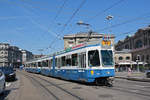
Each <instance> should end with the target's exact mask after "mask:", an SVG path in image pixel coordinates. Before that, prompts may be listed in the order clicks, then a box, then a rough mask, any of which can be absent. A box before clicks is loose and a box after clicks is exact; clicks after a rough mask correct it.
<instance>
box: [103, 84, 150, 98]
mask: <svg viewBox="0 0 150 100" xmlns="http://www.w3.org/2000/svg"><path fill="white" fill-rule="evenodd" d="M102 88H105V89H111V90H115V91H120V92H126V93H134V94H138V95H141V96H147V97H150V94H144V93H140V92H147V93H149V91H144V90H141V89H133V88H126V87H120V86H114V87H102Z"/></svg>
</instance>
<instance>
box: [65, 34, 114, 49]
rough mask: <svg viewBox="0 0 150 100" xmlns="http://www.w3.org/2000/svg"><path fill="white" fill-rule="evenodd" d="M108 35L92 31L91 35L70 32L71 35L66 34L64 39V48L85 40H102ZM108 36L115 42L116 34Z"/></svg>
mask: <svg viewBox="0 0 150 100" xmlns="http://www.w3.org/2000/svg"><path fill="white" fill-rule="evenodd" d="M104 36H106V35H104V34H98V33H95V32H93V33H91V35H89V33H77V34H69V35H65V36H64V37H63V39H64V48H65V49H66V48H68V47H73V46H75V45H78V44H81V43H83V42H86V41H97V40H102V38H103V37H104ZM106 37H108V38H109V39H110V40H111V43H112V44H114V38H115V36H114V35H112V34H111V35H110V34H109V35H107V36H106Z"/></svg>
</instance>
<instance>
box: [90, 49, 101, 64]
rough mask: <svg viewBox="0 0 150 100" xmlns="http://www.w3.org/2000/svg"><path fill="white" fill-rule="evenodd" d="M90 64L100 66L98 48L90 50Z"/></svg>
mask: <svg viewBox="0 0 150 100" xmlns="http://www.w3.org/2000/svg"><path fill="white" fill-rule="evenodd" d="M88 64H89V66H90V67H92V66H100V60H99V52H98V50H92V51H89V52H88Z"/></svg>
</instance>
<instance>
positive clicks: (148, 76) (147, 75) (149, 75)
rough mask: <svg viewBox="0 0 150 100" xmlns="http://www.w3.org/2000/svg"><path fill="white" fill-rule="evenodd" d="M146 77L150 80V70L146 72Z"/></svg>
mask: <svg viewBox="0 0 150 100" xmlns="http://www.w3.org/2000/svg"><path fill="white" fill-rule="evenodd" d="M146 77H147V78H150V70H148V71H146Z"/></svg>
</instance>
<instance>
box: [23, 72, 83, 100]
mask: <svg viewBox="0 0 150 100" xmlns="http://www.w3.org/2000/svg"><path fill="white" fill-rule="evenodd" d="M21 74H24V75H25V76H26V77H28V78H30V79H31V80H33V81H35V82H36V83H38V84H39V85H40V86H41V87H42V88H43V89H45V90H46V91H47V92H48V93H49V94H51V95H52V96H53V97H54V98H55V99H56V100H61V99H59V97H58V96H57V95H55V94H54V93H53V92H52V91H50V90H49V89H48V88H46V87H45V86H44V85H43V84H42V83H41V81H39V80H38V79H40V80H42V81H44V82H46V83H48V84H50V85H52V86H54V87H56V88H58V89H59V90H61V91H63V92H65V93H67V94H69V95H70V96H72V97H74V98H75V99H77V100H83V99H82V98H81V97H79V96H77V95H75V94H73V93H71V92H70V91H68V90H65V89H64V88H62V87H60V86H58V85H57V84H55V83H53V82H51V81H48V80H46V79H43V78H41V77H39V76H36V75H31V74H30V75H27V74H25V73H21ZM36 78H38V79H36Z"/></svg>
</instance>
